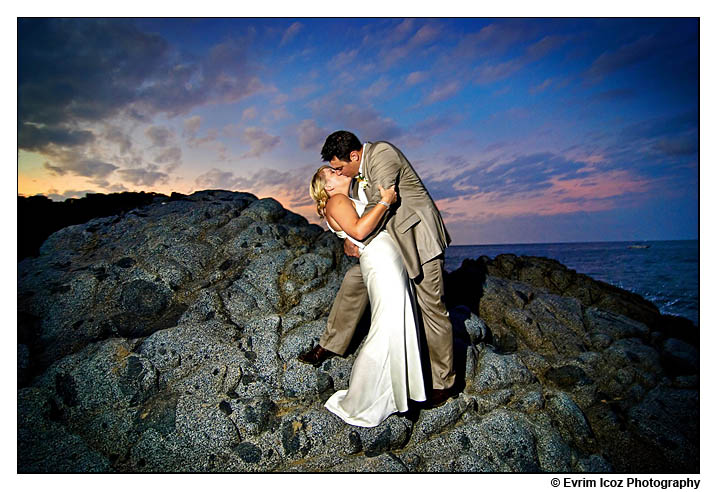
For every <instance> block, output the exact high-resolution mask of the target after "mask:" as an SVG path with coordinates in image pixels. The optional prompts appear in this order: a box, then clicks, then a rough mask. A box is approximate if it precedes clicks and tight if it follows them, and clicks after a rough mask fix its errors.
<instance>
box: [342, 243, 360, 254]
mask: <svg viewBox="0 0 718 492" xmlns="http://www.w3.org/2000/svg"><path fill="white" fill-rule="evenodd" d="M344 254H345V255H347V256H353V257H354V258H359V246H357V245H356V244H354V243H353V242H351V241H350V240H348V239H345V240H344Z"/></svg>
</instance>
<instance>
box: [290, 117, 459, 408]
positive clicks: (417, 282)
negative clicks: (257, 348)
mask: <svg viewBox="0 0 718 492" xmlns="http://www.w3.org/2000/svg"><path fill="white" fill-rule="evenodd" d="M321 154H322V160H324V161H327V162H329V164H330V165H331V166H332V167H333V168H334V170H335V171H336V172H337V174H340V175H343V176H350V177H353V178H355V179H354V182H353V186H352V194H353V195H354V197H355V198H359V199H360V200H362V201H364V202H368V205H367V207H366V209H365V213H366V211H368V210H370V209H371V208H372V207H374V206H376V205H377V203H379V201H380V200H381V194H380V193H379V185H381V186H383V187H384V188H388V187H389V186H391V185H396V191H397V195H398V198H399V199H398V201H397V205H398V206H397V205H395V206H393V207H392V212H390V213H388V214H386V216H385V217H384V219H383V221H382V223H381V224H380V225H379V226H378V227H377V228H376V229H375V230H374V232H373V233H372V234H371V235H370V236H369V237H368V238H367V239H365V240H364V242H365V243H368V242H369V241H371V239H372V238H373V237H374V236H375V235H376V234H378V232H379V231H380V230H382V229H386V231H387V232H388V233H389V234H390V235H391V237H392V238H393V239H394V241H395V242H396V245H397V247H398V248H399V251H400V252H401V256H402V258H403V260H404V266H405V267H406V271H407V272H408V274H409V277H411V279H412V280H413V282H414V286H415V288H416V294H417V300H418V303H419V307H420V308H421V314H422V320H423V323H424V331H425V334H426V341H427V345H428V346H429V360H430V361H431V378H432V392H431V395H430V397H429V400H428V405H429V406H430V407H437V406H439V405H441V404H443V403H444V402H445V401H446V400H448V399H449V398H450V397H452V396H454V394H455V388H453V386H454V378H455V374H454V349H453V335H452V328H451V321H450V320H449V313H448V311H447V310H446V306H445V305H444V300H443V296H444V283H443V278H442V269H443V266H444V250H445V249H446V246H447V245H448V244H449V242H450V241H451V238H450V237H449V233H448V231H447V230H446V227H445V226H444V222H443V220H442V219H441V215H440V214H439V211H438V209H437V208H436V205H435V204H434V201H433V200H432V199H431V196H429V193H428V191H426V188H425V187H424V185H423V183H422V182H421V180H420V179H419V176H418V175H417V174H416V171H414V168H413V167H411V164H410V163H409V161H408V160H407V159H406V157H404V154H402V153H401V151H400V150H399V149H397V148H396V147H394V146H393V145H392V144H390V143H388V142H375V143H372V142H367V143H365V144H364V145H362V143H361V142H360V141H359V139H358V138H357V137H356V135H354V134H353V133H350V132H347V131H338V132H334V133H332V134H331V135H329V137H327V140H326V142H325V143H324V147H322V152H321ZM360 182H363V183H364V184H362V185H361V186H360ZM344 252H345V253H346V254H347V255H349V256H355V257H358V256H359V252H358V248H357V246H356V245H354V244H353V243H352V242H350V241H349V240H345V241H344ZM368 301H369V297H368V294H367V290H366V287H365V286H364V282H363V279H362V274H361V270H360V269H359V265H354V266H353V267H351V268H350V269H349V270H348V271H347V273H346V275H345V276H344V280H343V282H342V285H341V287H340V289H339V292H338V293H337V297H336V299H335V300H334V305H333V306H332V309H331V311H330V313H329V319H328V320H327V328H326V330H325V331H324V334H323V335H322V338H321V339H320V340H319V344H318V345H317V346H315V347H314V348H313V349H312V350H310V351H309V352H305V353H303V354H301V355H300V356H299V360H300V361H302V362H305V363H308V364H313V365H315V366H317V367H318V366H319V365H321V364H322V363H323V362H324V361H325V360H326V359H328V358H329V357H332V356H334V355H337V354H340V355H342V354H344V352H345V351H346V349H347V347H348V346H349V343H350V342H351V339H352V336H353V335H354V331H355V329H356V326H357V324H358V323H359V320H360V319H361V317H362V314H363V312H364V309H365V308H366V306H367V304H368Z"/></svg>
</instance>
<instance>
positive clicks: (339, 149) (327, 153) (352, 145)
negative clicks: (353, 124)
mask: <svg viewBox="0 0 718 492" xmlns="http://www.w3.org/2000/svg"><path fill="white" fill-rule="evenodd" d="M353 150H361V142H360V141H359V139H358V138H357V136H356V135H354V134H353V133H352V132H348V131H346V130H339V131H338V132H334V133H332V134H331V135H329V136H328V137H327V140H326V141H325V142H324V147H322V160H323V161H326V162H329V161H331V160H332V159H334V158H335V157H336V158H337V159H339V160H340V161H345V162H347V161H349V154H351V152H352V151H353Z"/></svg>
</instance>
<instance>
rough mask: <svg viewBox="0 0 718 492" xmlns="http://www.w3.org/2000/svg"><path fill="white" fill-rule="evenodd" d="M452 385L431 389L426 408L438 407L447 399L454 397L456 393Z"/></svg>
mask: <svg viewBox="0 0 718 492" xmlns="http://www.w3.org/2000/svg"><path fill="white" fill-rule="evenodd" d="M454 386H456V385H454ZM454 386H452V387H451V388H444V389H432V390H431V395H430V396H429V399H428V400H427V401H426V406H427V408H438V407H440V406H441V405H443V404H444V403H446V402H447V401H449V399H451V398H454V397H455V396H456V395H457V394H458V393H457V392H456V390H455V388H454Z"/></svg>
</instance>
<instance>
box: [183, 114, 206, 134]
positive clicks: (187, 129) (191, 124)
mask: <svg viewBox="0 0 718 492" xmlns="http://www.w3.org/2000/svg"><path fill="white" fill-rule="evenodd" d="M182 123H183V124H184V130H183V131H182V136H184V137H189V138H194V137H196V136H197V132H198V131H199V127H200V126H201V125H202V117H201V116H198V115H195V116H192V117H190V118H186V119H185V120H184V121H183V122H182Z"/></svg>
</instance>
